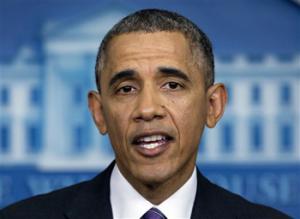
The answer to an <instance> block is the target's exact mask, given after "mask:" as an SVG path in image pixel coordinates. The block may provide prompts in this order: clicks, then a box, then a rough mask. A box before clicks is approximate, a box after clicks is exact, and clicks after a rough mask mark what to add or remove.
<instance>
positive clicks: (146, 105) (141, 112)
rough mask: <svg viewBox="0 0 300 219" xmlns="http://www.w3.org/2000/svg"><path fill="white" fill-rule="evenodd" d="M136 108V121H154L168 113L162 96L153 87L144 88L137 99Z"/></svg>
mask: <svg viewBox="0 0 300 219" xmlns="http://www.w3.org/2000/svg"><path fill="white" fill-rule="evenodd" d="M136 101H137V102H136V108H135V111H134V113H133V118H134V120H135V121H137V122H139V121H152V120H154V119H162V118H164V117H165V115H166V111H165V107H164V105H163V101H162V98H161V97H160V95H159V93H158V92H155V89H153V88H150V87H148V88H144V89H143V90H142V91H141V93H140V94H139V95H138V98H137V100H136Z"/></svg>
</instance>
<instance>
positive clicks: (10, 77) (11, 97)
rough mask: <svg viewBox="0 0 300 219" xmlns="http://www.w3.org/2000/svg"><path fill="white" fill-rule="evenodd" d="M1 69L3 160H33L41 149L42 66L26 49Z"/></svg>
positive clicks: (0, 153) (0, 147) (0, 145)
mask: <svg viewBox="0 0 300 219" xmlns="http://www.w3.org/2000/svg"><path fill="white" fill-rule="evenodd" d="M0 69H1V71H0V78H1V79H0V158H1V159H0V161H3V162H5V163H10V162H13V161H18V162H30V161H31V160H32V157H34V156H35V155H37V154H39V153H40V152H41V150H42V148H41V145H42V138H43V129H42V126H43V118H42V117H43V113H42V104H43V99H42V96H43V91H42V87H41V85H42V78H41V68H40V65H39V64H38V63H36V61H35V57H34V53H33V51H32V50H31V49H30V48H23V49H21V51H20V52H19V54H18V56H17V57H16V58H15V59H14V60H13V61H12V62H11V63H6V64H3V63H2V64H1V65H0Z"/></svg>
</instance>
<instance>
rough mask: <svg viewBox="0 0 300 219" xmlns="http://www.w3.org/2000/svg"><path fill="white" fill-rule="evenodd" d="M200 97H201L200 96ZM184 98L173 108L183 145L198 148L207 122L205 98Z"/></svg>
mask: <svg viewBox="0 0 300 219" xmlns="http://www.w3.org/2000/svg"><path fill="white" fill-rule="evenodd" d="M199 96H200V95H199ZM199 96H198V97H197V98H184V99H182V100H181V101H180V102H177V104H174V105H173V107H172V111H173V113H172V114H173V120H174V123H175V125H176V127H177V129H178V132H179V136H180V142H181V145H183V146H185V145H186V144H189V145H190V146H197V145H198V142H199V138H200V135H201V134H202V131H203V128H204V125H205V122H206V102H205V100H204V98H201V97H200V98H199Z"/></svg>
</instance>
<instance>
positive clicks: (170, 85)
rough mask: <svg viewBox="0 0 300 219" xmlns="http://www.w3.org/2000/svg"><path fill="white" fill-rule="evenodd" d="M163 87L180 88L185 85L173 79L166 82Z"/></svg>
mask: <svg viewBox="0 0 300 219" xmlns="http://www.w3.org/2000/svg"><path fill="white" fill-rule="evenodd" d="M163 88H164V89H170V90H178V89H181V88H183V86H182V85H181V84H179V83H177V82H174V81H171V82H168V83H166V84H164V85H163Z"/></svg>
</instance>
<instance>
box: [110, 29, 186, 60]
mask: <svg viewBox="0 0 300 219" xmlns="http://www.w3.org/2000/svg"><path fill="white" fill-rule="evenodd" d="M160 56H161V57H162V58H163V57H165V58H170V59H172V60H174V61H176V60H177V61H179V60H180V61H181V62H182V61H186V59H190V58H191V57H190V56H191V52H190V47H189V43H188V41H187V40H186V38H185V37H184V35H183V34H182V33H179V32H154V33H129V34H122V35H119V36H116V37H114V38H113V39H112V40H111V42H110V43H109V46H108V51H107V58H108V60H107V62H108V63H107V64H120V62H122V61H129V60H130V59H134V60H140V61H141V60H142V59H143V58H145V59H151V58H152V57H153V58H159V57H160ZM164 61H165V60H164Z"/></svg>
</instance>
